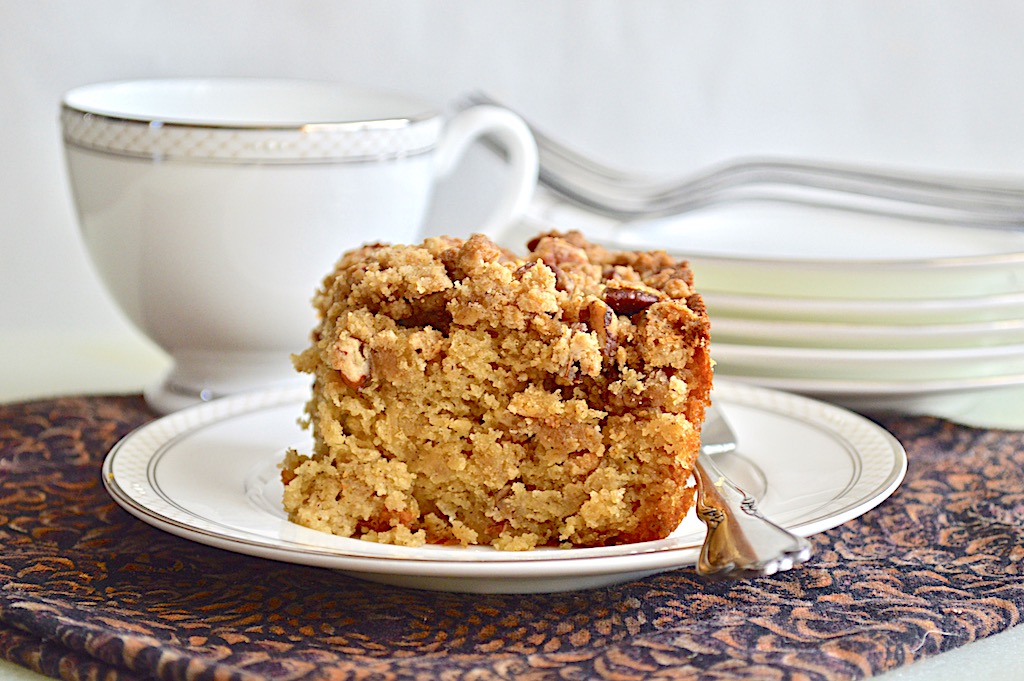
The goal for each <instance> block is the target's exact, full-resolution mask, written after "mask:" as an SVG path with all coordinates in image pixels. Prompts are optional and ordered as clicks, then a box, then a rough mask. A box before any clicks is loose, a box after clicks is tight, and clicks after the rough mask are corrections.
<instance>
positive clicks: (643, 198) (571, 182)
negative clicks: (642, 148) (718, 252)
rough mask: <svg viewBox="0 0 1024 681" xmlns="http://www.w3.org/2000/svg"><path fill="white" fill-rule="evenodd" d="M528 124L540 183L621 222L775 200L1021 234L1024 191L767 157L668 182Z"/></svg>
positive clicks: (469, 102) (469, 99) (468, 99)
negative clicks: (592, 154)
mask: <svg viewBox="0 0 1024 681" xmlns="http://www.w3.org/2000/svg"><path fill="white" fill-rule="evenodd" d="M478 104H490V105H492V106H504V105H503V104H501V103H500V102H498V101H497V100H495V99H494V98H493V97H491V96H489V95H487V94H485V93H482V92H474V93H470V94H468V95H466V96H465V97H464V98H463V100H462V101H461V102H460V103H459V106H461V107H466V106H473V105H478ZM506 108H507V107H506ZM527 124H528V125H529V126H530V129H531V130H532V131H533V134H534V137H535V138H536V140H537V147H538V152H539V155H540V176H539V180H540V182H541V183H542V184H544V185H545V186H547V187H548V188H549V189H551V190H553V191H554V192H556V193H558V194H560V195H561V196H563V197H564V198H566V199H568V200H569V201H571V202H573V203H575V204H577V205H580V206H583V207H585V208H588V209H590V210H592V211H594V212H598V213H601V214H603V215H608V216H610V217H614V218H618V219H622V220H631V219H638V218H656V217H665V216H670V215H678V214H681V213H685V212H687V211H692V210H695V209H697V208H702V207H705V206H708V205H712V204H715V203H719V202H722V201H738V200H771V201H784V202H790V203H798V204H805V205H813V206H820V207H827V208H840V209H843V210H852V211H858V212H864V213H872V214H880V215H889V216H894V217H899V218H910V219H917V220H921V219H925V220H930V221H934V222H945V223H956V224H974V225H981V226H986V227H993V228H1001V229H1024V189H1021V188H1016V187H1010V186H996V185H991V184H982V183H980V182H978V181H976V180H971V179H966V178H956V177H949V176H937V175H936V176H925V175H915V174H910V173H899V172H892V171H887V172H883V171H879V170H871V169H867V168H861V167H856V166H849V165H840V164H834V163H829V164H826V163H819V162H811V161H801V160H793V159H783V158H770V157H768V158H749V159H737V160H734V161H732V162H729V163H726V164H723V165H721V166H719V167H716V168H711V169H709V170H706V171H704V172H701V173H697V174H694V175H691V176H689V177H684V178H677V179H669V180H664V179H657V178H650V177H646V176H642V175H637V174H632V173H626V172H623V171H620V170H617V169H614V168H610V167H608V166H606V165H604V164H602V163H600V162H598V161H596V160H594V159H592V158H589V157H587V156H585V155H583V154H580V153H579V152H577V151H574V150H573V149H571V148H569V147H567V146H566V145H564V144H562V143H560V142H558V141H556V140H554V139H552V138H551V137H550V136H548V135H546V134H544V133H543V132H542V131H540V130H539V129H538V128H537V126H536V125H533V124H532V123H530V122H529V121H527Z"/></svg>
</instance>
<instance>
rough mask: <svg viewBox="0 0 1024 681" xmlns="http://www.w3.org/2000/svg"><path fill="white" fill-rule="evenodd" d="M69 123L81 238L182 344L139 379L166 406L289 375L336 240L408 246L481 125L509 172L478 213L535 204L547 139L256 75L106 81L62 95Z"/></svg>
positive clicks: (159, 333)
mask: <svg viewBox="0 0 1024 681" xmlns="http://www.w3.org/2000/svg"><path fill="white" fill-rule="evenodd" d="M61 124H62V128H63V133H64V143H65V150H66V155H67V166H68V173H69V177H70V181H71V188H72V191H73V194H74V199H75V203H76V206H77V209H78V214H79V219H80V223H81V229H82V233H83V236H84V240H85V243H86V245H87V248H88V250H89V253H90V255H91V257H92V259H93V261H94V263H95V265H96V267H97V268H98V270H99V272H100V275H101V277H102V279H103V280H104V282H105V284H106V286H107V287H108V289H109V290H110V292H111V294H112V295H113V296H114V298H115V299H116V301H117V303H118V304H119V305H120V307H121V309H122V310H123V311H124V312H125V314H126V315H127V316H128V318H129V319H130V320H131V321H132V322H133V323H134V324H135V325H136V326H137V327H138V328H139V329H140V330H141V331H142V332H143V333H145V334H146V335H147V336H148V337H149V338H150V339H152V340H153V341H154V342H155V343H156V344H157V345H159V346H160V347H161V348H163V349H164V350H165V351H166V352H167V353H168V354H170V355H171V357H172V359H173V368H172V369H171V371H170V373H169V375H168V376H167V378H166V380H165V381H164V382H163V383H162V384H161V385H160V386H157V387H154V388H151V389H149V390H148V391H147V393H146V397H147V399H148V401H149V403H150V404H151V406H153V407H154V408H156V409H157V410H159V411H163V412H168V411H173V410H175V409H178V408H181V407H184V406H187V405H189V404H193V403H195V402H198V401H201V400H207V399H212V398H214V397H218V396H221V395H226V394H231V393H236V392H240V391H244V390H249V389H254V388H260V387H266V386H271V385H276V384H282V383H290V382H294V381H297V380H302V379H301V378H299V376H298V374H296V373H295V372H294V370H293V369H292V367H291V363H290V358H289V355H290V353H292V352H296V351H299V350H301V349H302V348H303V347H304V346H305V345H306V343H307V342H308V336H309V332H310V330H311V329H312V327H313V325H314V323H315V319H314V315H313V312H312V307H311V304H310V299H311V297H312V294H313V292H314V291H315V289H316V287H317V285H318V284H319V282H320V280H321V278H322V277H323V276H324V275H325V274H326V273H327V272H329V271H330V269H331V267H332V266H333V264H334V262H335V261H336V260H337V258H338V257H339V256H340V255H341V253H342V252H344V251H345V250H348V249H350V248H353V247H355V246H358V245H360V244H362V243H366V242H374V241H387V242H393V243H408V242H413V241H415V240H417V238H418V236H419V233H420V231H421V230H422V228H423V222H424V220H425V217H426V214H427V211H428V208H429V205H430V200H431V196H432V190H433V186H434V184H435V181H436V180H437V179H438V178H440V177H443V176H444V175H446V174H448V173H449V172H450V171H451V170H452V169H454V167H455V166H456V165H457V164H458V162H459V160H460V158H461V157H462V154H463V152H464V151H465V150H466V149H467V148H468V147H469V145H470V144H471V143H472V142H474V141H476V140H478V139H479V138H480V137H482V136H485V135H489V136H491V137H493V138H494V139H496V141H497V142H498V143H499V144H500V145H501V146H502V147H503V148H504V150H505V152H506V154H507V157H508V159H509V166H510V168H509V173H508V175H509V180H508V186H507V190H506V191H505V193H504V194H503V195H502V197H501V199H500V200H499V202H498V206H497V207H496V208H495V211H494V213H493V214H492V215H491V217H490V218H489V219H488V221H487V222H486V224H483V225H466V226H454V227H453V229H456V228H458V229H459V231H464V232H465V233H466V234H468V233H470V232H474V231H477V232H480V231H482V232H485V233H487V232H490V233H494V232H496V231H497V230H500V229H501V228H502V227H503V226H504V225H506V224H508V223H510V222H512V221H514V220H515V219H516V218H517V217H519V216H520V215H521V214H522V213H523V211H524V210H525V209H526V207H527V205H528V204H529V201H530V199H531V197H532V195H533V192H534V188H535V186H536V181H537V149H536V146H535V144H534V140H533V137H532V136H531V135H530V132H529V129H528V128H527V126H526V125H525V124H524V123H523V122H522V120H520V119H519V118H518V117H516V116H515V115H514V114H512V113H510V112H509V111H506V110H504V109H498V108H493V107H475V108H472V109H469V110H467V111H464V112H461V113H458V114H456V115H455V116H453V117H451V118H449V119H445V118H444V117H443V116H442V115H441V114H440V113H439V112H437V111H435V110H432V109H431V107H429V106H427V105H425V104H423V103H421V102H418V101H416V100H414V99H410V98H408V97H404V96H400V95H394V94H385V93H380V92H374V91H369V90H366V89H361V88H354V87H349V86H344V85H340V84H333V83H321V82H312V81H290V80H263V79H198V80H197V79H191V80H177V79H171V80H148V81H130V82H118V83H103V84H97V85H88V86H85V87H81V88H77V89H75V90H72V91H70V92H69V93H67V94H66V95H65V97H64V100H63V105H62V108H61Z"/></svg>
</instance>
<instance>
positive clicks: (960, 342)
mask: <svg viewBox="0 0 1024 681" xmlns="http://www.w3.org/2000/svg"><path fill="white" fill-rule="evenodd" d="M711 329H712V334H713V338H714V340H715V341H716V342H723V343H728V344H741V345H763V346H780V347H793V348H823V349H829V348H832V349H856V350H921V349H926V348H950V349H952V348H977V347H991V346H997V345H1012V344H1024V319H1014V320H1005V321H999V322H976V323H968V324H916V325H885V324H843V323H830V322H794V321H779V320H766V319H732V318H730V317H714V316H712V321H711Z"/></svg>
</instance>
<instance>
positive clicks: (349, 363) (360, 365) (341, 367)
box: [328, 336, 370, 389]
mask: <svg viewBox="0 0 1024 681" xmlns="http://www.w3.org/2000/svg"><path fill="white" fill-rule="evenodd" d="M328 359H329V360H330V366H331V368H332V369H335V370H336V371H337V372H338V373H339V374H341V380H342V382H344V383H345V385H347V386H348V387H350V388H354V389H358V388H361V387H362V386H363V384H364V383H366V379H367V378H369V376H370V359H369V358H368V357H367V356H366V355H365V354H363V343H362V342H361V341H360V340H359V339H357V338H353V337H352V336H345V337H343V338H339V339H338V340H337V341H335V342H334V344H333V345H331V348H330V350H329V355H328Z"/></svg>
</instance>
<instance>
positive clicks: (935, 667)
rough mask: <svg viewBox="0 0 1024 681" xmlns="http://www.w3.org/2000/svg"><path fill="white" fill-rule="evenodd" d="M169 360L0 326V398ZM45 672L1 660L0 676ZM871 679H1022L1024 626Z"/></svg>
mask: <svg viewBox="0 0 1024 681" xmlns="http://www.w3.org/2000/svg"><path fill="white" fill-rule="evenodd" d="M167 366H168V362H167V359H166V358H165V357H164V355H163V354H162V353H161V352H160V351H159V350H157V349H155V348H153V347H152V346H151V345H150V344H149V343H147V342H146V341H144V340H143V339H140V338H139V337H135V336H131V335H123V334H122V335H117V336H92V337H82V338H78V339H75V342H71V341H69V340H68V339H67V338H61V339H55V338H53V337H51V336H46V335H42V334H32V333H22V332H19V333H0V402H14V401H20V400H25V399H33V398H40V397H51V396H56V395H67V394H111V393H137V392H139V391H140V390H141V389H142V388H143V387H144V386H146V385H149V384H151V383H152V382H154V381H156V380H158V379H159V377H160V376H161V375H162V374H163V373H164V371H165V370H166V368H167ZM38 678H43V677H41V676H39V675H38V674H35V673H33V672H31V671H29V670H27V669H24V668H22V667H19V666H17V665H15V664H12V663H10V662H7V661H4V660H0V679H38ZM876 678H879V679H886V680H889V681H916V680H918V679H921V680H924V679H928V680H929V681H946V680H948V681H954V680H955V681H960V680H961V679H963V678H1000V679H1002V680H1004V681H1016V680H1024V627H1020V626H1018V627H1014V628H1011V629H1009V630H1007V631H1005V632H1003V633H1000V634H997V635H994V636H990V637H988V638H985V639H982V640H980V641H976V642H974V643H971V644H968V645H965V646H962V647H960V648H957V649H954V650H951V651H948V652H945V653H942V654H940V655H937V656H934V657H931V658H928V659H925V660H922V661H920V662H916V663H914V664H911V665H909V666H906V667H903V668H901V669H898V670H895V671H891V672H888V673H885V674H883V675H881V676H878V677H876Z"/></svg>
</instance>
